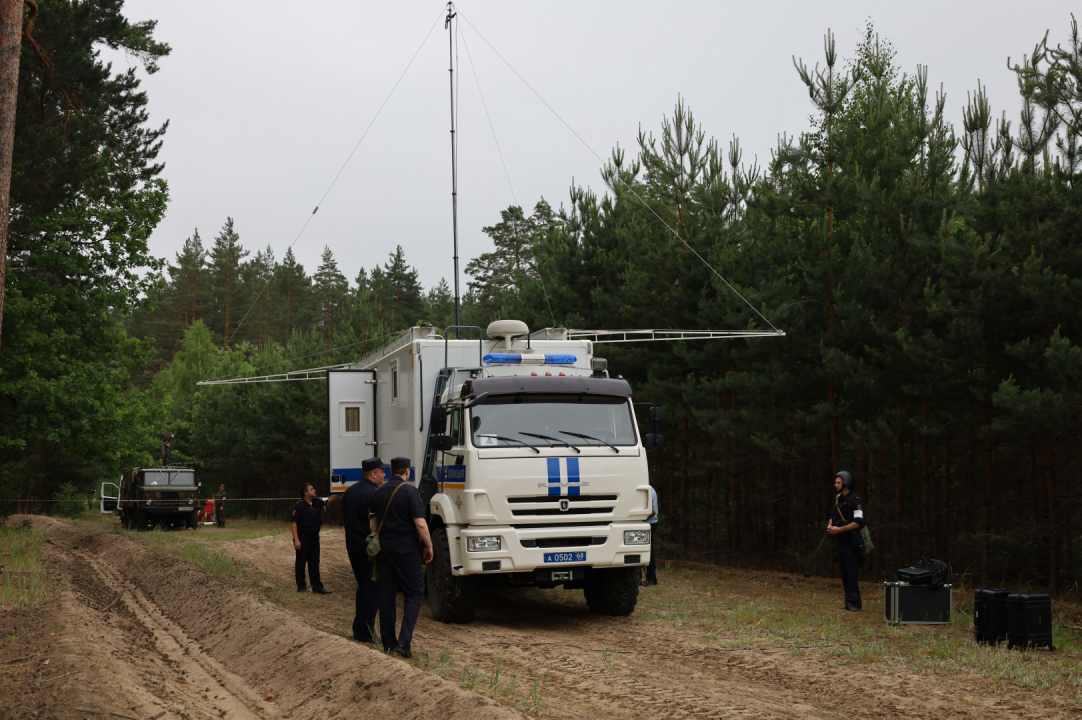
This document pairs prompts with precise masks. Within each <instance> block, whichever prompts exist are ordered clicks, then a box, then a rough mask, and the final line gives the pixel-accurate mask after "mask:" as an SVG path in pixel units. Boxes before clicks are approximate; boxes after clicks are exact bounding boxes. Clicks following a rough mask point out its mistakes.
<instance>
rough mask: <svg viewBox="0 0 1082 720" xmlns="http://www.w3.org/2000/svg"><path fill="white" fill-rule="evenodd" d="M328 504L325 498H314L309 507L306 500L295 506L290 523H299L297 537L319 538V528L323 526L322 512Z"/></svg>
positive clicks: (290, 516) (290, 515)
mask: <svg viewBox="0 0 1082 720" xmlns="http://www.w3.org/2000/svg"><path fill="white" fill-rule="evenodd" d="M324 507H326V504H325V503H324V502H323V498H318V497H317V498H313V499H312V504H311V505H309V504H308V503H306V502H305V501H304V500H301V501H300V502H299V503H297V504H296V505H294V506H293V510H292V512H290V513H289V521H290V522H295V523H297V535H299V536H301V537H317V538H318V537H319V528H320V526H321V525H323V517H322V512H323V508H324Z"/></svg>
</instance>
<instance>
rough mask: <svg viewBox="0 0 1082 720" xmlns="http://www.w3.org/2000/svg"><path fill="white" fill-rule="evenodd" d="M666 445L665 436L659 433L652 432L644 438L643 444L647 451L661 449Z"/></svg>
mask: <svg viewBox="0 0 1082 720" xmlns="http://www.w3.org/2000/svg"><path fill="white" fill-rule="evenodd" d="M664 445H665V436H664V435H660V434H658V433H650V434H649V435H647V436H646V437H644V438H643V439H642V446H643V447H644V448H646V452H650V451H651V450H660V449H661V448H662V447H664Z"/></svg>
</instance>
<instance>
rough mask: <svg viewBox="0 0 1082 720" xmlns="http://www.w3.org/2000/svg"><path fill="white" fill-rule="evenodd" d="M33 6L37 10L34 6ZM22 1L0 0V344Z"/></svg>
mask: <svg viewBox="0 0 1082 720" xmlns="http://www.w3.org/2000/svg"><path fill="white" fill-rule="evenodd" d="M31 7H32V12H33V10H36V7H35V6H31ZM22 35H23V0H0V341H2V338H3V335H2V333H3V327H4V287H5V285H6V284H7V257H8V215H9V214H10V208H11V155H12V152H13V150H14V147H15V108H16V106H17V105H18V97H19V54H20V53H21V52H22V40H23V38H22Z"/></svg>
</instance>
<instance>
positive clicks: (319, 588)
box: [289, 483, 338, 595]
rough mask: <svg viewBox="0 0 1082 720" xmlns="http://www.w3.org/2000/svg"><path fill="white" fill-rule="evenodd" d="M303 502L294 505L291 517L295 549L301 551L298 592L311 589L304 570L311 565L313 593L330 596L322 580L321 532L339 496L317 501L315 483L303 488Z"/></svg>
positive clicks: (298, 556)
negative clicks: (326, 512) (325, 513)
mask: <svg viewBox="0 0 1082 720" xmlns="http://www.w3.org/2000/svg"><path fill="white" fill-rule="evenodd" d="M301 498H303V499H302V500H301V501H300V502H299V503H297V504H296V505H294V506H293V510H292V511H291V512H290V513H289V521H290V524H291V526H292V528H293V548H294V549H295V550H296V551H297V562H296V565H295V566H294V569H295V571H296V573H297V592H304V591H305V590H307V589H308V588H306V587H305V585H304V566H305V565H307V566H308V577H309V578H310V579H311V580H312V592H314V593H319V594H320V595H330V594H331V591H330V590H328V589H326V588H325V587H323V582H322V581H321V580H320V579H319V528H320V526H321V525H323V517H322V515H323V510H324V509H325V508H326V507H327V505H329V504H330V503H331V502H334V501H335V500H336V499H337V498H338V496H337V495H331V496H330V498H321V497H316V489H315V488H314V487H312V484H311V483H305V484H304V485H302V486H301Z"/></svg>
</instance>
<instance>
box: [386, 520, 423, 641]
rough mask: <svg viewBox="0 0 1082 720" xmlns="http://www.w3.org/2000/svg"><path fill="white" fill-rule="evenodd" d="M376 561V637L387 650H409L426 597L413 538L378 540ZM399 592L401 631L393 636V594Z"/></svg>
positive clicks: (394, 612) (394, 615) (419, 556)
mask: <svg viewBox="0 0 1082 720" xmlns="http://www.w3.org/2000/svg"><path fill="white" fill-rule="evenodd" d="M376 557H377V560H378V561H379V580H378V581H377V585H378V587H379V634H380V641H381V642H382V643H383V647H384V649H386V650H390V649H391V648H393V647H400V648H403V649H404V650H409V648H410V642H412V641H413V627H414V626H415V625H416V624H417V616H418V615H419V614H420V613H421V602H422V601H423V600H424V594H425V578H424V574H423V573H422V572H421V553H420V551H419V550H418V549H417V543H416V541H415V540H413V538H402V539H395V540H394V541H393V542H392V540H391V538H387V539H384V538H382V537H381V538H380V552H379V555H378V556H376ZM399 589H401V590H402V599H403V608H402V629H401V631H400V632H399V633H398V634H397V635H396V634H395V627H394V626H395V620H396V619H397V618H396V616H397V614H398V612H397V608H395V593H396V592H397V591H398V590H399Z"/></svg>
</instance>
